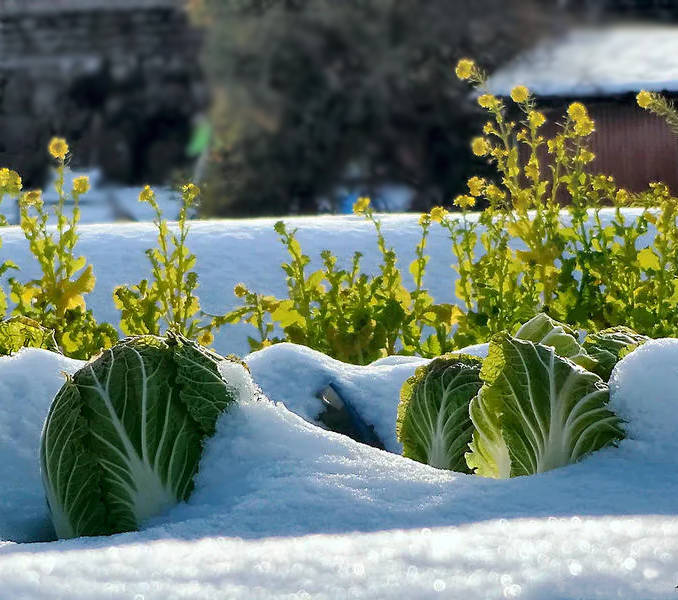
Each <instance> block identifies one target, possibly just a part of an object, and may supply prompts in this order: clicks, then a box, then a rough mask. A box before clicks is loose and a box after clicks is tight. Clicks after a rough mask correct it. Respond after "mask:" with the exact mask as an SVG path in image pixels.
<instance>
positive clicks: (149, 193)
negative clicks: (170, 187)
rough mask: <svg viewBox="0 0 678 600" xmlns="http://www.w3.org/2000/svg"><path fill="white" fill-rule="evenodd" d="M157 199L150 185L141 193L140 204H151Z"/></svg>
mask: <svg viewBox="0 0 678 600" xmlns="http://www.w3.org/2000/svg"><path fill="white" fill-rule="evenodd" d="M154 198H155V192H154V191H153V190H152V189H151V186H150V185H145V186H144V189H143V190H141V192H139V202H151V201H152V200H153V199H154Z"/></svg>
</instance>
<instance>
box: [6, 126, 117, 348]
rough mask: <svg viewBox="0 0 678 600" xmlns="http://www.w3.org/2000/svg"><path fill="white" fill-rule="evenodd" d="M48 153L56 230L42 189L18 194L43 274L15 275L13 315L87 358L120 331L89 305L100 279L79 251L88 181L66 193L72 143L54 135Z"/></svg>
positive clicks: (25, 231) (79, 182)
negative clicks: (26, 278)
mask: <svg viewBox="0 0 678 600" xmlns="http://www.w3.org/2000/svg"><path fill="white" fill-rule="evenodd" d="M49 152H50V154H51V156H52V157H53V158H54V159H55V160H56V180H55V184H54V186H55V190H56V192H57V198H58V200H57V204H56V206H55V207H54V215H55V217H56V231H54V232H53V231H51V230H50V228H49V227H48V225H47V222H48V219H49V212H48V210H47V209H46V208H45V206H44V203H43V199H42V193H41V192H40V191H29V192H24V193H23V194H22V195H21V196H20V198H19V210H20V226H21V229H22V231H23V234H24V236H25V238H26V240H28V244H29V248H30V251H31V253H32V254H33V257H34V258H35V259H36V261H37V262H38V265H39V267H40V271H41V276H40V277H39V278H37V279H32V280H29V281H25V282H21V281H19V280H18V279H16V278H11V279H10V281H9V283H10V289H11V296H10V297H11V300H12V301H13V302H14V303H15V307H14V309H13V311H12V314H14V315H17V316H22V317H28V318H29V319H32V320H33V321H35V322H37V323H39V324H40V325H41V326H42V327H45V328H47V329H50V330H52V331H53V332H54V338H55V340H56V343H57V345H58V347H59V348H60V349H61V350H62V351H63V352H64V354H66V355H67V356H70V357H73V358H80V359H87V358H90V357H91V356H92V355H94V354H96V353H98V352H99V351H100V350H101V349H102V348H108V347H110V346H111V345H112V344H114V343H115V342H116V341H117V338H118V335H117V332H116V330H115V329H114V328H113V327H112V326H111V325H109V324H108V323H97V321H96V319H95V318H94V315H93V314H92V311H91V310H90V309H88V308H87V305H86V301H85V296H86V295H87V294H88V293H89V292H91V291H92V290H93V289H94V285H95V282H96V279H95V277H94V270H93V268H92V265H91V264H88V263H87V259H86V258H85V257H84V256H77V255H76V252H75V246H76V244H77V241H78V238H79V235H78V223H79V221H80V208H79V200H80V197H81V196H82V195H83V194H85V193H87V191H88V190H89V180H88V179H87V177H76V178H75V179H74V180H73V184H72V187H71V189H70V190H69V191H67V190H66V189H65V182H64V175H65V170H66V159H67V156H68V144H67V143H66V141H65V140H63V139H62V138H53V139H52V141H51V142H50V144H49ZM67 200H70V201H71V202H72V205H73V211H72V215H71V216H70V217H68V216H67V215H66V214H65V210H64V208H65V203H66V201H67Z"/></svg>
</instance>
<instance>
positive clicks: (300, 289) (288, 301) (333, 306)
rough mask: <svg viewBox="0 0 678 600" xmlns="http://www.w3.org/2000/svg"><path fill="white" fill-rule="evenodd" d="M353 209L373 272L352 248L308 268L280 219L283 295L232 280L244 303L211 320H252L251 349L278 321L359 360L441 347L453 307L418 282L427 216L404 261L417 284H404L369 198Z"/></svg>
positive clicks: (296, 338)
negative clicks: (371, 231)
mask: <svg viewBox="0 0 678 600" xmlns="http://www.w3.org/2000/svg"><path fill="white" fill-rule="evenodd" d="M354 210H355V212H356V213H357V214H361V215H364V216H365V218H367V219H369V220H370V221H371V222H372V223H373V225H374V227H375V231H376V236H377V247H378V250H379V254H380V256H381V258H382V260H381V264H380V265H379V273H378V274H377V275H376V276H369V275H366V274H364V273H361V272H360V259H361V257H362V255H361V253H360V252H356V253H355V254H354V255H353V260H352V262H351V265H350V268H348V269H341V268H338V267H337V258H336V257H335V256H334V255H333V254H332V253H331V252H329V251H327V250H326V251H323V252H322V253H321V258H322V268H321V269H318V270H316V271H314V272H312V273H308V272H307V267H308V265H309V263H310V262H311V259H310V257H309V256H308V255H306V254H304V253H303V251H302V248H301V245H300V244H299V242H298V240H297V238H296V230H292V231H289V230H288V229H287V227H286V226H285V224H284V223H283V222H282V221H279V222H278V223H276V225H275V231H276V232H277V233H278V235H279V236H280V239H281V242H282V244H283V245H284V246H285V248H286V249H287V251H288V253H289V256H290V261H289V262H287V263H284V264H283V265H282V269H283V271H284V272H285V275H286V283H287V290H288V298H284V299H279V298H275V297H273V296H263V295H260V294H257V293H255V292H252V291H250V290H249V289H247V287H246V286H245V285H244V284H238V285H237V286H236V287H235V290H234V292H235V295H236V296H237V297H238V298H241V299H242V301H243V305H242V306H240V307H238V308H236V309H234V310H232V311H230V312H229V313H227V314H225V315H222V316H218V317H215V318H214V320H213V325H214V326H215V327H221V326H222V325H224V324H226V323H237V322H239V321H241V320H245V321H247V322H249V323H251V324H253V325H254V326H255V327H256V328H257V330H258V333H259V336H260V338H259V339H258V340H257V339H255V338H250V346H251V347H252V349H253V350H256V349H258V348H261V347H264V346H267V345H269V344H270V343H272V342H276V341H280V338H277V337H274V336H273V333H274V332H275V326H276V325H277V326H278V327H279V328H280V329H282V331H283V332H284V334H285V339H286V340H289V341H291V342H295V343H299V344H304V345H307V346H310V347H311V348H314V349H316V350H319V351H321V352H324V353H326V354H328V355H330V356H333V357H335V358H338V359H339V360H343V361H345V362H353V363H357V364H368V363H370V362H372V361H374V360H376V359H378V358H381V357H383V356H386V355H389V354H395V353H396V352H402V353H405V354H415V353H418V354H421V355H422V356H428V357H434V356H438V355H439V354H441V353H442V352H444V351H445V350H446V349H447V348H448V346H449V343H448V338H449V334H450V331H451V330H452V327H453V325H454V323H455V319H456V316H457V312H458V311H457V309H456V307H454V306H452V305H449V304H436V303H435V302H434V301H433V298H432V297H431V295H430V294H429V293H428V291H427V290H426V289H425V288H424V286H423V277H424V272H425V268H426V263H427V262H428V256H426V255H425V248H426V241H427V238H428V233H429V229H430V226H431V222H432V221H431V218H430V217H429V215H424V216H423V217H422V219H421V221H420V224H421V227H422V234H421V237H420V240H419V243H418V244H417V247H416V249H415V254H416V258H415V260H414V261H412V263H411V265H410V272H411V273H412V275H413V278H414V282H415V286H414V289H413V290H412V291H409V290H408V289H407V288H406V287H405V285H404V283H403V275H402V273H401V271H400V268H399V267H398V265H397V257H396V254H395V252H394V251H393V249H392V248H389V247H388V246H387V243H386V240H385V238H384V235H383V233H382V230H381V223H380V221H379V219H377V218H376V216H375V215H374V213H373V211H372V208H371V206H370V202H369V199H367V198H361V199H359V200H358V202H357V203H356V205H355V207H354Z"/></svg>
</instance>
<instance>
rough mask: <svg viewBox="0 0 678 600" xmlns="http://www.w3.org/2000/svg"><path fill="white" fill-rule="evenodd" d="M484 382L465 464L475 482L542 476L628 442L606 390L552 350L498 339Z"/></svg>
mask: <svg viewBox="0 0 678 600" xmlns="http://www.w3.org/2000/svg"><path fill="white" fill-rule="evenodd" d="M480 376H481V378H482V380H483V381H484V385H483V387H482V388H481V390H480V392H479V393H478V395H477V396H476V397H475V398H474V399H473V400H472V401H471V405H470V414H471V420H472V421H473V425H474V432H473V441H472V442H471V445H470V447H471V452H469V453H468V454H467V456H466V460H467V463H468V465H469V467H471V468H475V470H476V471H475V472H476V473H477V474H478V475H484V476H487V477H497V478H506V477H514V476H517V475H529V474H533V473H541V472H544V471H548V470H550V469H555V468H556V467H561V466H565V465H567V464H570V463H573V462H576V461H577V460H579V459H580V458H581V457H583V456H584V455H586V454H588V453H590V452H593V451H595V450H598V449H600V448H602V447H603V446H607V445H610V444H614V443H615V442H616V441H618V440H620V439H622V438H623V437H624V431H623V429H622V421H621V419H619V418H618V417H617V416H616V415H615V414H614V413H612V412H611V411H610V410H609V409H608V406H607V405H608V401H609V389H608V387H607V385H606V384H605V383H604V382H603V381H602V380H601V379H600V377H598V375H595V374H594V373H591V372H589V371H586V370H585V369H583V368H582V367H580V366H578V365H575V364H574V363H573V362H572V361H570V360H569V359H567V358H563V357H560V356H558V355H557V354H556V352H555V349H554V348H553V346H545V345H543V344H538V343H537V344H536V343H534V342H531V341H527V340H521V339H517V338H514V337H511V336H509V335H506V334H499V335H497V336H495V337H494V338H493V339H492V341H491V342H490V349H489V353H488V356H487V358H486V359H485V361H484V362H483V368H482V370H481V373H480Z"/></svg>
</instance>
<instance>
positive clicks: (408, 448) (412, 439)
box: [396, 354, 482, 473]
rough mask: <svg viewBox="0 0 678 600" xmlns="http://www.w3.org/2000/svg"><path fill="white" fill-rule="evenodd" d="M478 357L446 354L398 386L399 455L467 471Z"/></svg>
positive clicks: (479, 383)
mask: <svg viewBox="0 0 678 600" xmlns="http://www.w3.org/2000/svg"><path fill="white" fill-rule="evenodd" d="M481 365H482V361H481V360H479V359H477V358H475V357H473V356H467V355H463V354H448V355H445V356H441V357H439V358H436V359H434V360H433V361H431V362H430V363H429V364H427V365H424V366H421V367H419V368H418V369H417V370H416V372H415V374H414V376H413V377H410V378H409V379H407V381H405V383H404V384H403V387H402V388H401V391H400V404H399V405H398V421H397V425H396V432H397V435H398V440H399V441H400V442H401V443H402V445H403V456H406V457H408V458H411V459H413V460H417V461H419V462H423V463H426V464H429V465H431V466H433V467H437V468H439V469H450V470H452V471H460V472H463V473H468V472H469V469H468V467H467V465H466V461H465V459H464V453H465V452H466V451H467V450H468V444H469V442H470V441H471V432H472V424H471V419H470V417H469V402H470V401H471V398H473V397H474V396H475V395H476V393H477V392H478V390H479V389H480V387H481V385H482V381H481V380H480V367H481Z"/></svg>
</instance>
